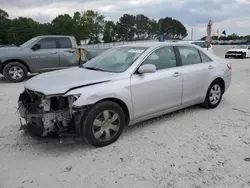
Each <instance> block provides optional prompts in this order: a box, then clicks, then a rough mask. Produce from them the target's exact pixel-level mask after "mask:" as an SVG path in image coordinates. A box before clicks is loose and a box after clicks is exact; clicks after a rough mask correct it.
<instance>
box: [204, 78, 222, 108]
mask: <svg viewBox="0 0 250 188" xmlns="http://www.w3.org/2000/svg"><path fill="white" fill-rule="evenodd" d="M222 86H223V85H222V83H221V81H219V80H215V81H214V82H213V83H212V84H211V85H210V87H209V88H208V91H207V95H206V99H205V101H204V103H203V106H204V107H205V108H216V107H217V106H218V105H219V104H220V102H221V99H222V94H223V87H222Z"/></svg>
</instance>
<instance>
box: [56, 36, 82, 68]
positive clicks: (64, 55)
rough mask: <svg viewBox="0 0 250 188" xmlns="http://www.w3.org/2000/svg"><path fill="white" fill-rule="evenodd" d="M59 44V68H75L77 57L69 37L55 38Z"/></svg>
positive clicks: (77, 61)
mask: <svg viewBox="0 0 250 188" xmlns="http://www.w3.org/2000/svg"><path fill="white" fill-rule="evenodd" d="M57 40H58V44H59V48H58V51H59V58H60V68H69V67H73V66H77V65H78V63H79V57H78V52H77V49H76V47H74V48H75V49H73V46H72V42H71V40H70V38H69V37H61V38H57Z"/></svg>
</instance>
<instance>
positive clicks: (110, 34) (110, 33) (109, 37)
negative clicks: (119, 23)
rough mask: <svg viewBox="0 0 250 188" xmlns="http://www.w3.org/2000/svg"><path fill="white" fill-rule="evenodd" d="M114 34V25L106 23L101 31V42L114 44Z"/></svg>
mask: <svg viewBox="0 0 250 188" xmlns="http://www.w3.org/2000/svg"><path fill="white" fill-rule="evenodd" d="M115 34H116V25H115V23H114V22H113V21H106V22H105V26H104V30H103V38H102V40H103V41H104V42H105V43H109V42H114V41H115V37H116V36H115Z"/></svg>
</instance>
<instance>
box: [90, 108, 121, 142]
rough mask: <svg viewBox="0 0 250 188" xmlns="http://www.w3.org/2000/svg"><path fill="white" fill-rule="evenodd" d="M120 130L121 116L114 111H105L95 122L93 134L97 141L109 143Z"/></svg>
mask: <svg viewBox="0 0 250 188" xmlns="http://www.w3.org/2000/svg"><path fill="white" fill-rule="evenodd" d="M119 128H120V117H119V115H118V114H117V113H116V112H114V111H111V110H105V111H103V112H102V113H101V114H99V115H98V116H97V117H96V119H95V120H94V123H93V128H92V132H93V135H94V137H95V139H97V140H99V141H109V140H111V139H112V138H113V137H114V136H115V135H116V134H117V132H118V131H119Z"/></svg>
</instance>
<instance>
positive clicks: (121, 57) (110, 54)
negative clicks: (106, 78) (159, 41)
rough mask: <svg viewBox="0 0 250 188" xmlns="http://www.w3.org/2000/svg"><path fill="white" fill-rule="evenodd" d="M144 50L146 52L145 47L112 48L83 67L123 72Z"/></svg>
mask: <svg viewBox="0 0 250 188" xmlns="http://www.w3.org/2000/svg"><path fill="white" fill-rule="evenodd" d="M145 50H147V48H146V47H131V46H130V47H129V46H126V47H116V48H112V49H110V50H108V51H105V52H103V53H102V54H101V55H99V56H96V57H95V58H93V59H91V60H90V61H88V62H87V63H85V65H84V66H83V67H84V68H88V69H93V70H100V71H106V72H116V73H119V72H124V71H125V70H127V69H128V68H129V67H130V66H131V65H132V64H133V63H134V62H135V60H136V59H137V58H139V57H140V56H141V54H142V53H143V52H144V51H145Z"/></svg>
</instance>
